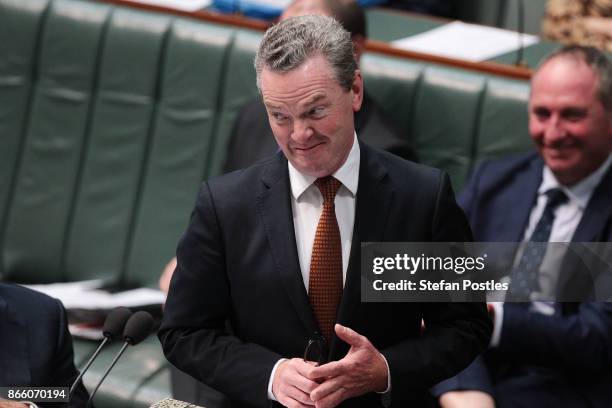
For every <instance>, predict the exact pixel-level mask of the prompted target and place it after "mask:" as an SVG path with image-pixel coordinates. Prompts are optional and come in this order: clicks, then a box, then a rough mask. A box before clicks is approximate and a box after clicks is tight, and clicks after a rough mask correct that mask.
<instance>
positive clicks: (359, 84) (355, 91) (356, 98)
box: [351, 69, 363, 112]
mask: <svg viewBox="0 0 612 408" xmlns="http://www.w3.org/2000/svg"><path fill="white" fill-rule="evenodd" d="M351 98H352V101H351V102H352V104H353V112H357V111H358V110H359V109H361V103H362V102H363V77H362V76H361V71H360V70H358V69H356V70H355V78H354V79H353V85H352V86H351Z"/></svg>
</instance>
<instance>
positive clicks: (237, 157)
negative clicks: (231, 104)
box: [224, 0, 416, 172]
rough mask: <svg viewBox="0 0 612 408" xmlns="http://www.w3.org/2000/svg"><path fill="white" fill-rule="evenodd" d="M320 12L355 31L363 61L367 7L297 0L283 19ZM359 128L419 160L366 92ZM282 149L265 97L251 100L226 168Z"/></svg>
mask: <svg viewBox="0 0 612 408" xmlns="http://www.w3.org/2000/svg"><path fill="white" fill-rule="evenodd" d="M307 14H317V15H323V16H331V17H334V18H335V19H336V20H337V21H338V22H339V23H340V24H342V26H343V27H344V28H345V29H346V30H347V31H348V32H350V33H351V38H352V40H353V46H354V48H355V56H356V58H357V62H359V60H360V58H361V55H362V54H363V51H364V49H365V41H366V37H367V30H366V18H365V13H364V11H363V9H362V8H361V7H360V6H359V4H357V2H356V1H354V0H314V1H313V0H296V1H293V2H292V3H291V4H290V5H289V6H287V9H286V10H285V11H284V12H283V14H282V15H281V17H280V20H281V21H282V20H284V19H287V18H290V17H295V16H299V15H307ZM355 130H356V131H357V135H358V137H359V139H360V140H363V141H364V142H366V143H368V144H369V145H371V146H374V147H379V148H381V149H384V150H386V151H388V152H391V153H393V154H396V155H398V156H400V157H403V158H405V159H408V160H416V155H415V153H414V150H413V149H412V147H411V145H410V143H409V140H408V137H407V135H403V136H402V135H401V134H400V132H399V131H398V130H397V129H396V128H395V126H394V125H393V121H392V120H391V119H390V118H389V117H388V116H387V115H386V114H385V113H384V112H383V111H382V109H381V108H380V106H378V104H377V103H376V102H375V101H374V100H373V99H372V98H370V97H369V96H368V95H367V93H366V94H364V98H363V103H362V105H361V109H360V110H359V111H358V112H356V113H355ZM276 151H278V144H277V143H276V141H275V140H274V137H273V136H272V129H270V123H269V122H268V114H267V112H266V107H265V106H264V104H263V103H262V100H261V98H259V97H258V98H256V99H254V100H253V101H251V102H249V103H247V104H246V105H245V106H244V107H243V108H242V109H241V110H240V113H239V114H238V118H237V119H236V122H235V123H234V129H233V130H232V135H231V137H230V141H229V148H228V153H227V158H226V161H225V165H224V171H226V172H230V171H234V170H238V169H241V168H244V167H248V166H250V165H251V164H253V163H255V162H257V161H259V160H262V159H265V158H267V157H269V156H271V155H272V154H274V153H275V152H276Z"/></svg>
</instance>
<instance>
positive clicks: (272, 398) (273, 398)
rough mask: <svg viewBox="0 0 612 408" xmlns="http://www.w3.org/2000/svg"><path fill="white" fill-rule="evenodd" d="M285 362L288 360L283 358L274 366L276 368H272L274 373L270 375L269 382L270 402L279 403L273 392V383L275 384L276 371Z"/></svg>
mask: <svg viewBox="0 0 612 408" xmlns="http://www.w3.org/2000/svg"><path fill="white" fill-rule="evenodd" d="M285 360H287V359H286V358H281V359H280V360H278V361H277V362H276V364H274V367H272V373H270V379H269V380H268V399H269V400H272V401H277V402H278V400H277V399H276V397H275V396H274V393H273V392H272V383H273V382H274V374H276V369H277V368H278V366H279V364H280V363H282V362H283V361H285Z"/></svg>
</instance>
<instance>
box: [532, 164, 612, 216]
mask: <svg viewBox="0 0 612 408" xmlns="http://www.w3.org/2000/svg"><path fill="white" fill-rule="evenodd" d="M611 164H612V155H610V156H608V158H607V159H606V161H604V162H603V164H602V165H601V166H599V168H598V169H597V170H595V171H594V172H592V173H591V174H589V175H588V176H587V177H585V178H583V179H582V180H580V181H579V182H578V183H576V184H574V185H572V186H571V187H566V186H564V185H562V184H561V183H559V181H557V178H556V177H555V175H554V174H553V172H552V171H551V170H550V169H549V168H548V166H544V170H543V171H542V184H540V188H538V195H542V194H546V192H547V191H549V190H551V189H553V188H560V189H561V190H563V191H564V192H565V193H566V194H567V195H568V197H569V198H570V200H572V201H575V202H576V203H577V204H578V206H579V207H580V208H581V209H585V208H586V206H587V204H588V202H589V200H590V198H591V195H592V194H593V191H595V188H596V187H597V185H598V184H599V182H600V181H601V179H602V178H603V176H604V174H605V173H606V171H608V168H610V165H611Z"/></svg>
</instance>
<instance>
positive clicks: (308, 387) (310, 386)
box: [292, 375, 319, 394]
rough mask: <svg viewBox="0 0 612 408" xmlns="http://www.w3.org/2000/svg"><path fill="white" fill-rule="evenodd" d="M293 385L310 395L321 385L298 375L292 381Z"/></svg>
mask: <svg viewBox="0 0 612 408" xmlns="http://www.w3.org/2000/svg"><path fill="white" fill-rule="evenodd" d="M292 385H293V386H294V387H295V388H297V389H299V390H301V391H303V392H304V393H306V394H310V393H311V392H312V391H314V390H315V389H316V388H317V387H318V386H319V383H318V382H316V381H313V380H310V379H308V378H306V377H303V376H301V375H297V376H296V377H295V378H294V379H293V381H292Z"/></svg>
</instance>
